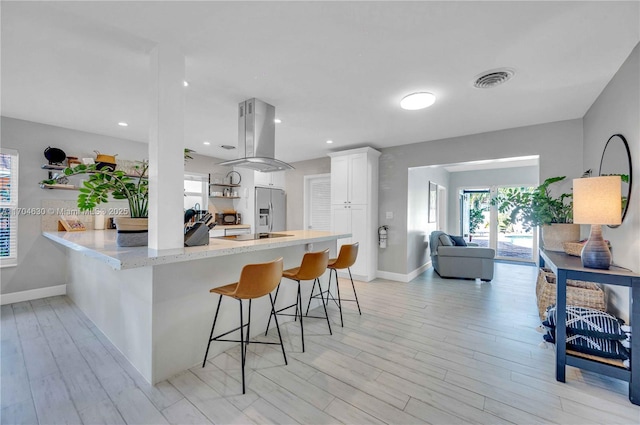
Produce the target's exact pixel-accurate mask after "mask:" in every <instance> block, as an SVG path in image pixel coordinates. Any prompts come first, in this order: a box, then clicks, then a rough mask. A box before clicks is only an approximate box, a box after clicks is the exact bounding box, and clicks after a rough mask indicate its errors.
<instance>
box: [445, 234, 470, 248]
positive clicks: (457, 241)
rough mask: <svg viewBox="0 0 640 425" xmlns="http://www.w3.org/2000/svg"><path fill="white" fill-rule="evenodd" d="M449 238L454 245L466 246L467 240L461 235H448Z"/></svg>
mask: <svg viewBox="0 0 640 425" xmlns="http://www.w3.org/2000/svg"><path fill="white" fill-rule="evenodd" d="M449 238H450V239H451V241H452V242H453V244H454V245H455V246H467V241H465V240H464V238H463V237H462V236H453V235H449Z"/></svg>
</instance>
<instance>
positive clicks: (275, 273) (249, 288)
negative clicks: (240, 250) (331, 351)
mask: <svg viewBox="0 0 640 425" xmlns="http://www.w3.org/2000/svg"><path fill="white" fill-rule="evenodd" d="M282 264H283V260H282V257H280V258H278V259H276V260H273V261H271V262H268V263H261V264H247V265H246V266H244V267H243V268H242V272H241V273H240V279H239V280H238V281H237V282H235V283H230V284H228V285H224V286H219V287H216V288H213V289H211V290H209V292H210V293H212V294H218V295H220V298H218V307H217V308H216V314H215V316H214V318H213V325H212V326H211V334H210V335H209V343H208V344H207V351H205V353H204V360H203V361H202V367H204V366H205V364H206V363H207V355H208V354H209V348H210V347H211V343H212V342H213V341H225V342H239V343H240V353H241V357H242V394H245V379H244V366H245V364H246V359H247V346H248V345H249V342H250V341H249V334H250V324H251V300H253V299H255V298H261V297H263V296H265V295H269V300H270V301H271V313H270V314H269V322H271V316H273V318H274V320H275V322H276V329H278V337H279V339H280V342H262V341H251V344H274V345H278V344H279V345H280V347H281V348H282V356H283V357H284V364H288V363H287V355H286V354H285V352H284V344H283V343H282V335H281V334H280V326H278V318H277V317H276V311H275V307H274V300H273V297H272V296H271V292H273V290H274V289H276V287H277V286H278V285H279V284H280V279H281V278H282V268H283V265H282ZM223 296H228V297H232V298H235V299H236V300H238V301H240V326H239V327H237V328H235V329H231V330H230V331H227V332H225V333H222V334H220V335H217V336H215V337H214V336H213V331H214V329H215V327H216V321H217V320H218V313H219V312H220V304H221V303H222V297H223ZM242 300H249V316H248V318H247V323H246V324H245V323H244V315H243V314H242ZM267 326H268V325H267ZM245 327H246V328H247V332H246V336H245V334H244V332H243V331H244V328H245ZM238 330H239V331H240V339H239V340H235V339H223V337H225V336H227V335H229V334H230V333H232V332H235V331H238Z"/></svg>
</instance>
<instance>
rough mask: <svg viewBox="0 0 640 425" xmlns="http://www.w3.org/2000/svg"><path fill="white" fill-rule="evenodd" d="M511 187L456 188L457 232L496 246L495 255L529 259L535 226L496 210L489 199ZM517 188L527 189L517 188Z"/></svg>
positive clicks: (532, 259)
mask: <svg viewBox="0 0 640 425" xmlns="http://www.w3.org/2000/svg"><path fill="white" fill-rule="evenodd" d="M509 190H514V189H513V188H511V187H507V186H497V187H491V188H481V189H462V190H461V191H460V233H461V234H462V235H464V237H465V238H466V240H467V241H469V242H471V243H474V244H477V245H478V246H481V247H490V248H493V249H495V250H496V259H501V260H510V261H525V262H533V261H534V259H535V256H534V254H535V253H536V252H537V251H538V247H537V229H536V228H527V227H526V226H524V225H523V223H522V222H521V221H518V220H517V219H516V218H514V219H512V218H511V215H510V211H503V212H499V211H498V208H497V207H496V206H494V205H491V199H492V198H494V197H495V196H496V195H498V194H500V193H505V192H506V191H509ZM518 190H527V188H520V189H518Z"/></svg>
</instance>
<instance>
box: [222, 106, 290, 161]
mask: <svg viewBox="0 0 640 425" xmlns="http://www.w3.org/2000/svg"><path fill="white" fill-rule="evenodd" d="M275 117H276V108H275V107H273V106H272V105H269V104H268V103H265V102H263V101H261V100H259V99H249V100H245V101H244V102H241V103H240V104H239V105H238V150H239V154H238V155H239V158H238V159H234V160H231V161H225V162H221V163H220V164H219V165H227V166H231V167H240V168H250V169H252V170H257V171H262V172H264V173H269V172H273V171H282V170H292V169H293V167H292V166H291V165H289V164H287V163H286V162H282V161H279V160H277V159H275V158H274V155H275V150H276V149H275V148H276V146H275V145H276V124H275V122H274V119H275Z"/></svg>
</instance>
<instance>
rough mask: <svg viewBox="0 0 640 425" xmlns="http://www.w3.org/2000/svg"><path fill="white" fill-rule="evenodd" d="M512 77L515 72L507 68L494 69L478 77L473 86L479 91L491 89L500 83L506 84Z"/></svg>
mask: <svg viewBox="0 0 640 425" xmlns="http://www.w3.org/2000/svg"><path fill="white" fill-rule="evenodd" d="M514 75H515V71H514V70H512V69H509V68H500V69H494V70H492V71H487V72H483V73H482V74H480V75H478V76H477V77H476V79H475V80H474V82H473V85H474V87H477V88H479V89H491V88H493V87H496V86H499V85H500V84H502V83H506V82H507V81H509V80H510V79H511V77H513V76H514Z"/></svg>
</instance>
